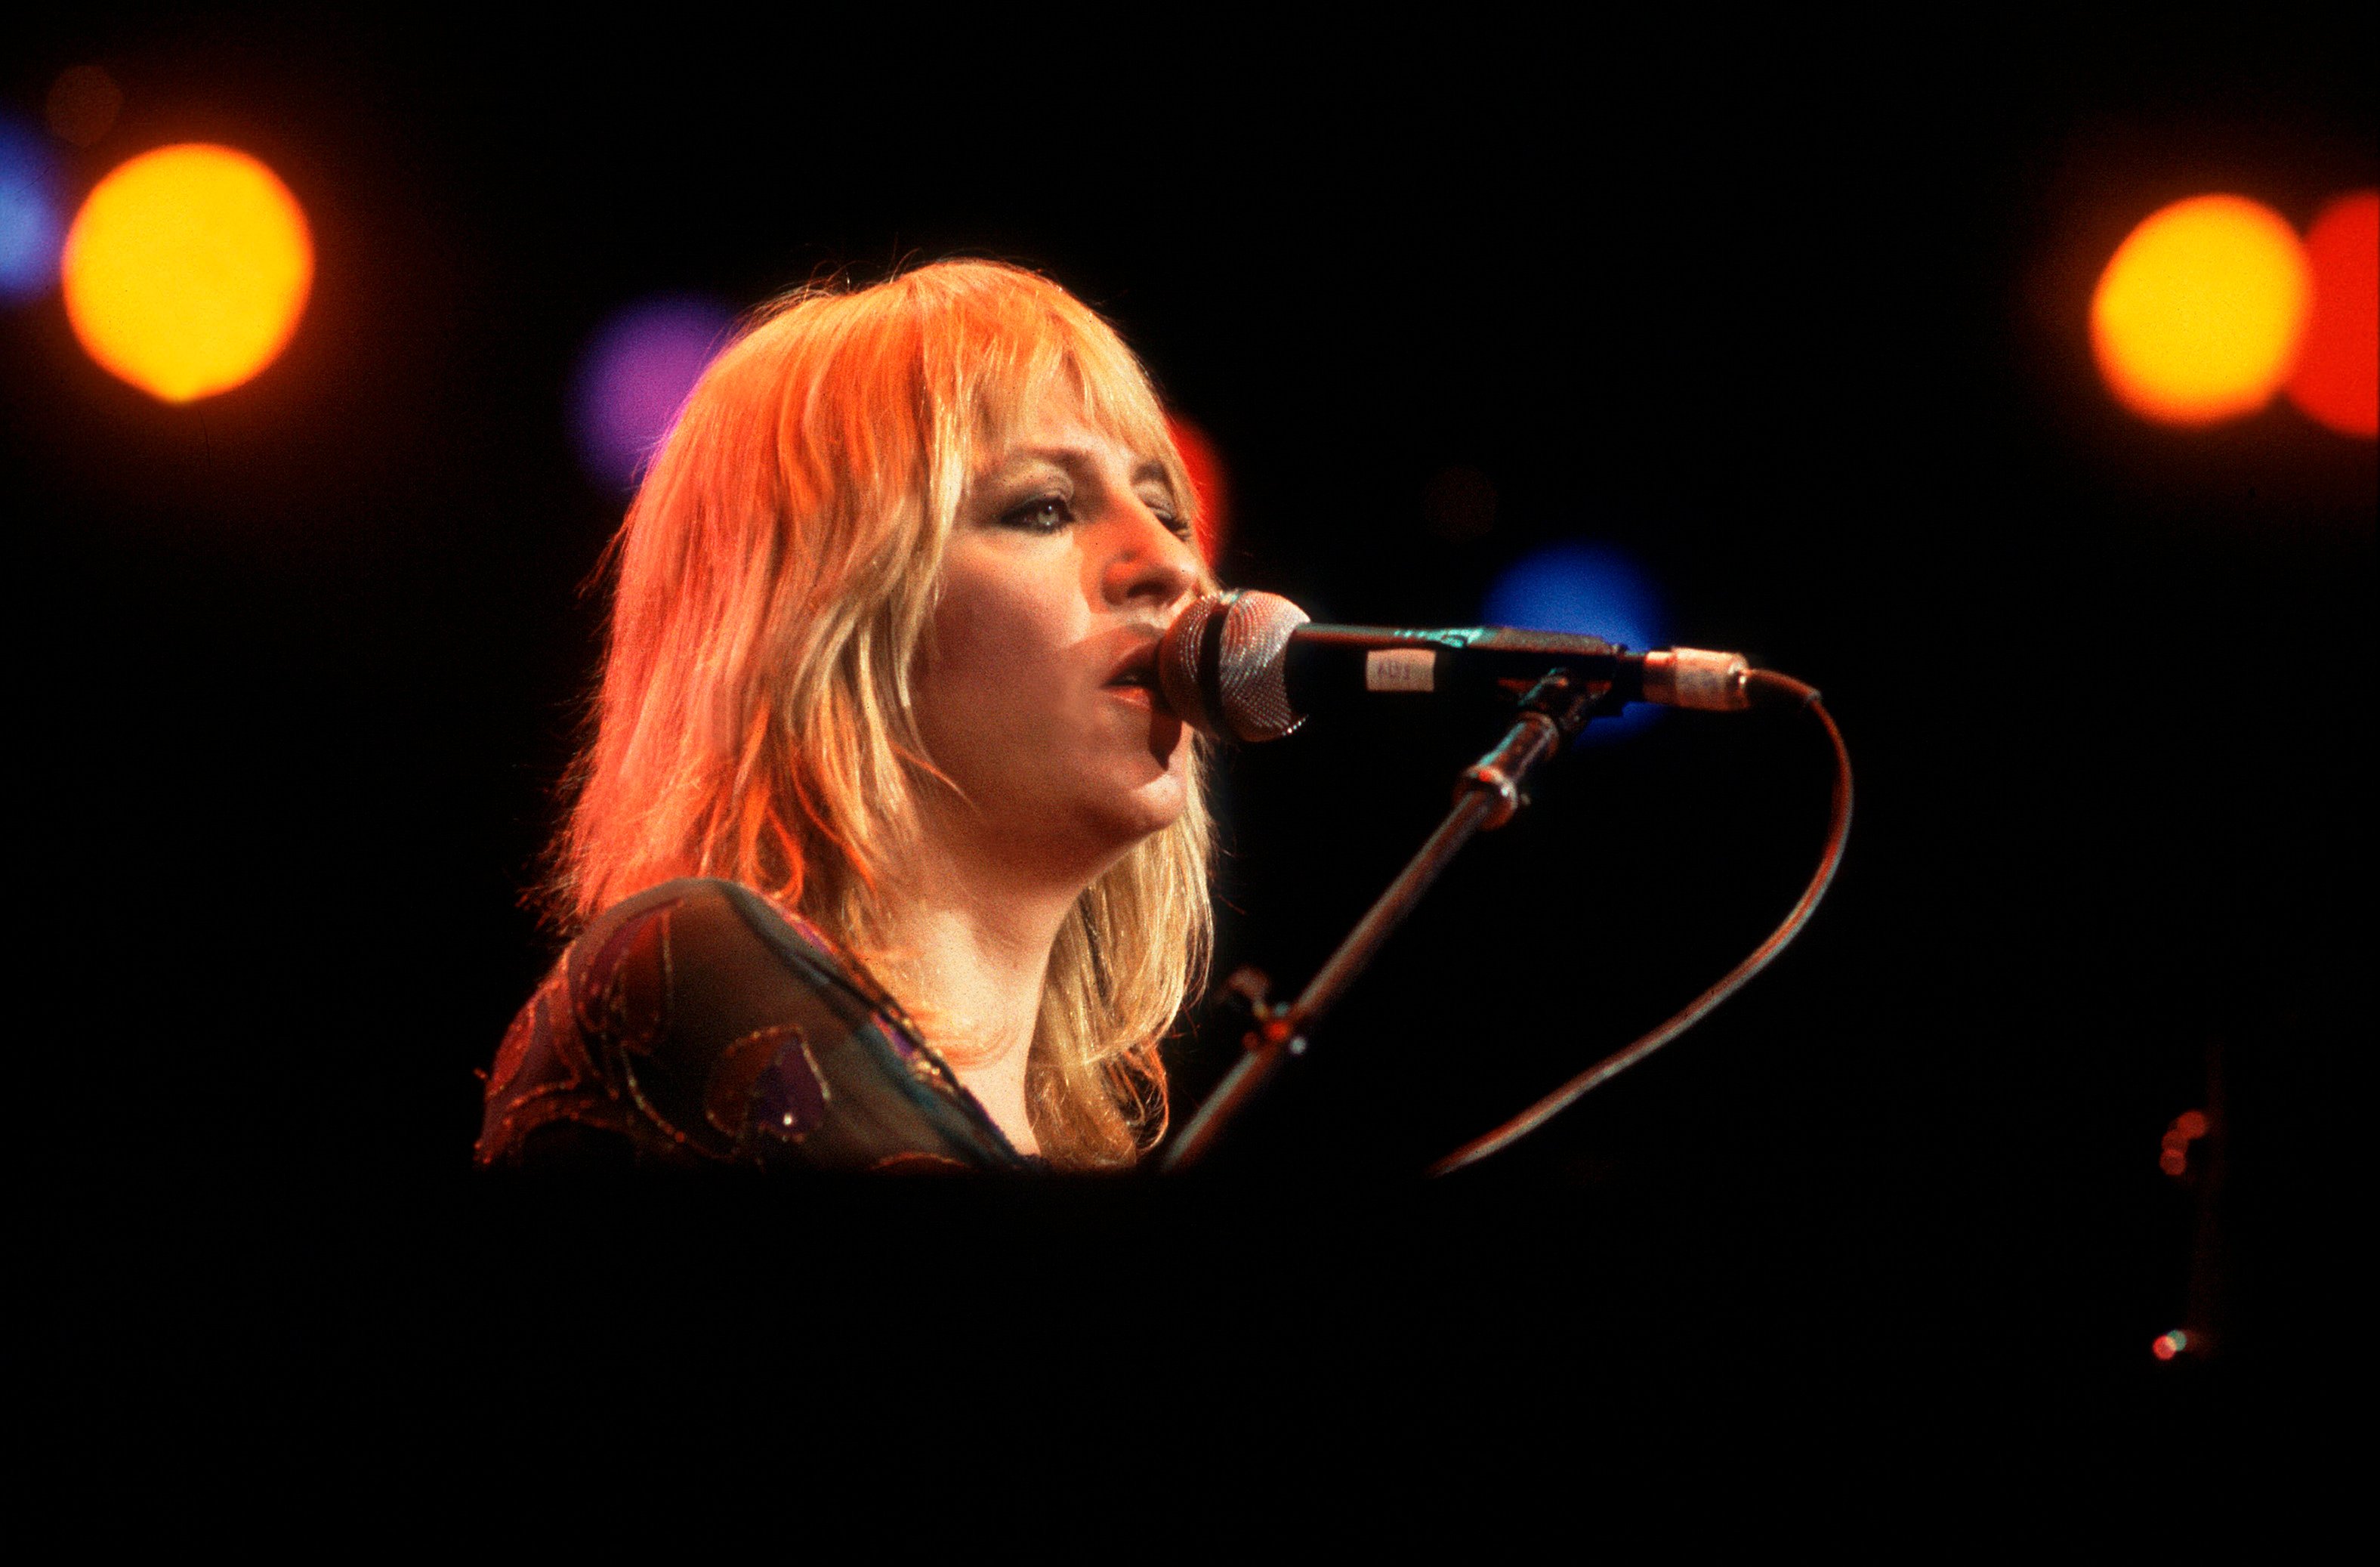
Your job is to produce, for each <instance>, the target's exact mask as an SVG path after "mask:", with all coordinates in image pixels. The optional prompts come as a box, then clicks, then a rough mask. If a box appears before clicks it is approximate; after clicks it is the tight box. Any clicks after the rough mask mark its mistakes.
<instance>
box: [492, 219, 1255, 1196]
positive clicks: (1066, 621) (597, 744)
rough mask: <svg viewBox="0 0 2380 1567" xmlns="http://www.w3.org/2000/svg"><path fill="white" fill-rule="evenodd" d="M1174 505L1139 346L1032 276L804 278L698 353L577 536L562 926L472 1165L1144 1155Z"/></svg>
mask: <svg viewBox="0 0 2380 1567" xmlns="http://www.w3.org/2000/svg"><path fill="white" fill-rule="evenodd" d="M1195 506H1196V499H1195V496H1194V494H1193V492H1192V490H1191V488H1190V485H1189V482H1188V480H1187V477H1186V475H1185V472H1184V468H1183V465H1182V461H1181V458H1180V457H1179V456H1178V455H1177V454H1176V452H1175V450H1174V447H1173V443H1172V439H1171V438H1170V436H1169V435H1168V433H1167V429H1166V423H1165V419H1164V416H1163V414H1162V412H1161V411H1160V407H1159V405H1158V401H1157V398H1156V396H1155V395H1154V393H1153V392H1152V391H1151V389H1150V386H1149V383H1148V380H1147V375H1146V373H1145V372H1144V371H1143V370H1142V369H1141V368H1140V366H1139V364H1138V362H1137V361H1136V360H1135V358H1133V356H1132V354H1131V353H1130V351H1129V350H1127V349H1126V348H1125V347H1124V346H1123V343H1122V342H1121V341H1120V340H1119V339H1118V338H1117V337H1116V335H1115V334H1114V333H1113V332H1112V331H1111V329H1110V328H1109V327H1108V326H1107V325H1106V323H1104V322H1101V321H1100V320H1099V317H1098V316H1096V315H1095V314H1093V313H1092V312H1091V311H1090V310H1088V309H1087V308H1086V307H1084V306H1083V305H1082V304H1081V303H1080V302H1079V301H1077V300H1075V298H1072V297H1071V296H1069V295H1068V294H1066V293H1065V292H1064V291H1063V290H1062V289H1061V288H1059V287H1057V286H1056V285H1053V284H1051V283H1050V282H1048V281H1046V280H1045V279H1042V278H1040V277H1038V276H1036V275H1034V274H1033V273H1027V272H1024V271H1021V270H1018V269H1016V268H1014V267H1008V266H1003V265H999V264H996V263H991V262H984V261H953V262H944V263H941V264H939V265H934V266H929V267H924V268H921V269H919V270H917V271H914V272H911V273H907V274H905V275H904V276H901V277H897V278H894V279H892V281H890V282H887V283H882V284H880V285H876V286H874V287H870V288H865V289H860V290H857V291H856V292H838V291H835V290H832V289H810V290H805V291H803V292H802V293H800V294H797V295H795V296H794V297H793V298H790V299H789V300H787V301H784V302H783V303H782V304H780V305H779V306H777V307H776V308H775V309H773V310H771V311H770V312H769V313H768V314H767V315H766V317H765V318H764V319H763V320H761V321H760V322H759V324H758V325H756V326H754V327H753V328H751V329H750V330H749V331H748V332H747V333H746V334H744V335H743V336H742V337H741V338H740V339H739V340H738V341H737V342H736V343H735V345H734V346H731V347H729V348H728V349H727V350H726V351H725V352H724V353H722V355H721V356H720V357H719V358H718V360H717V361H716V362H715V363H713V364H712V366H711V367H710V370H708V371H707V372H706V373H705V374H704V376H703V378H702V382H701V383H700V384H699V385H698V387H697V388H696V389H695V392H694V394H693V396H692V397H691V398H690V399H689V401H688V403H687V405H686V411H685V413H684V416H683V417H682V418H681V419H680V420H679V421H678V424H677V427H676V429H675V431H674V432H673V433H672V434H671V435H670V437H669V439H668V441H667V443H665V444H664V445H663V447H662V450H661V452H660V453H659V455H658V456H656V457H655V459H654V461H653V463H652V466H651V468H650V472H649V473H648V474H647V476H646V479H645V480H644V483H643V486H642V488H641V489H640V490H639V491H638V492H637V497H636V500H635V503H634V504H632V505H631V507H630V508H629V511H628V516H627V521H626V523H625V526H624V527H623V528H622V529H621V532H620V536H619V538H618V540H617V541H616V542H615V544H614V547H613V549H614V553H613V563H614V568H615V572H616V577H615V581H614V584H613V604H612V615H611V623H610V632H609V647H608V650H607V653H606V657H605V661H604V665H603V674H602V681H601V688H600V690H599V692H598V694H597V698H596V701H595V705H594V712H593V723H592V735H591V738H590V739H589V742H588V744H587V746H586V747H585V750H584V752H583V753H582V755H581V756H580V758H579V759H578V761H577V765H576V767H575V769H574V772H573V787H574V795H573V802H572V805H571V808H570V813H569V817H568V820H567V822H566V824H565V828H564V830H563V832H562V834H561V836H560V839H559V841H558V843H557V845H556V870H555V874H554V877H553V882H552V884H551V886H550V888H549V889H548V891H549V893H550V896H551V898H552V901H553V907H554V909H555V910H556V912H557V913H558V914H559V916H560V917H562V918H563V919H564V920H565V922H566V924H567V925H569V926H571V927H573V928H575V929H576V930H577V936H576V940H574V941H572V943H571V945H570V947H569V950H568V951H567V952H566V953H565V954H564V955H563V957H562V959H561V961H560V962H559V963H557V964H556V965H555V966H554V968H553V972H552V973H551V975H549V977H548V978H546V980H545V982H544V984H543V985H542V986H540V989H539V990H538V991H537V993H536V994H535V995H534V996H533V997H532V998H531V999H530V1001H529V1002H528V1005H527V1006H526V1007H524V1008H523V1009H522V1011H521V1013H520V1015H519V1017H518V1018H517V1019H516V1021H515V1022H514V1024H513V1026H512V1029H511V1031H510V1032H509V1033H508V1034H507V1035H506V1037H505V1039H504V1045H503V1048H502V1049H501V1051H499V1052H498V1054H497V1057H496V1063H495V1067H494V1070H493V1072H492V1075H491V1077H490V1080H489V1084H488V1095H487V1113H486V1119H485V1122H484V1124H483V1126H482V1129H481V1133H480V1143H479V1149H478V1157H479V1160H480V1162H482V1163H488V1164H515V1163H522V1162H527V1163H531V1164H538V1163H586V1164H613V1163H617V1164H626V1163H631V1162H633V1163H640V1164H667V1165H708V1164H716V1165H747V1166H758V1167H763V1168H783V1167H809V1168H828V1169H843V1170H881V1169H898V1168H931V1167H938V1166H955V1167H960V1168H966V1169H1001V1168H1009V1167H1016V1166H1021V1165H1026V1164H1031V1163H1034V1162H1037V1161H1046V1162H1047V1163H1049V1164H1050V1165H1052V1166H1055V1167H1058V1168H1062V1169H1103V1168H1112V1167H1116V1166H1121V1165H1124V1164H1127V1163H1129V1162H1131V1161H1132V1160H1134V1159H1135V1158H1136V1157H1137V1156H1138V1155H1139V1153H1140V1152H1141V1151H1143V1150H1144V1149H1146V1148H1147V1147H1149V1146H1150V1145H1151V1144H1152V1143H1154V1142H1155V1141H1156V1139H1157V1137H1158V1136H1159V1135H1160V1133H1161V1132H1162V1130H1163V1128H1164V1124H1165V1116H1166V1099H1165V1074H1164V1068H1163V1066H1162V1064H1161V1063H1160V1060H1159V1057H1158V1042H1159V1040H1160V1039H1161V1038H1162V1037H1163V1035H1164V1033H1165V1031H1166V1030H1167V1028H1168V1027H1170V1026H1172V1022H1173V1019H1174V1016H1175V1014H1176V1013H1177V1011H1178V1010H1179V1008H1180V1007H1181V1004H1182V1002H1183V999H1184V996H1185V995H1187V994H1188V993H1189V992H1190V990H1192V989H1193V988H1194V986H1196V983H1197V982H1198V980H1199V978H1200V976H1201V973H1202V969H1203V966H1204V963H1205V960H1206V954H1207V949H1208V934H1209V930H1210V926H1211V920H1212V913H1211V909H1210V907H1209V905H1208V874H1207V873H1208V817H1207V812H1206V808H1205V804H1204V802H1203V800H1202V798H1201V795H1200V776H1199V771H1200V767H1199V752H1198V748H1197V745H1196V742H1195V741H1194V739H1193V737H1192V736H1191V735H1189V734H1188V733H1187V732H1186V731H1185V730H1184V726H1183V724H1182V723H1181V722H1180V721H1179V720H1178V719H1176V718H1175V717H1174V716H1173V715H1172V713H1171V712H1170V711H1167V709H1166V707H1165V705H1164V703H1163V700H1162V698H1160V697H1159V695H1158V694H1157V691H1156V680H1155V662H1154V655H1155V652H1156V649H1157V644H1158V640H1159V637H1160V633H1161V632H1162V631H1163V630H1164V628H1165V626H1166V625H1167V624H1168V623H1169V621H1170V620H1171V619H1172V616H1173V614H1174V613H1175V612H1176V611H1178V610H1179V609H1180V608H1181V607H1182V606H1183V604H1184V603H1185V602H1186V601H1188V600H1189V599H1190V598H1191V597H1192V596H1193V595H1194V594H1196V593H1197V592H1199V591H1202V590H1203V589H1205V588H1206V587H1207V586H1208V577H1207V573H1206V570H1205V567H1204V565H1203V564H1202V562H1201V560H1200V558H1199V555H1198V553H1197V551H1196V548H1195V546H1194V544H1193V541H1192V540H1193V536H1192V528H1193V524H1194V523H1195V521H1196V516H1195Z"/></svg>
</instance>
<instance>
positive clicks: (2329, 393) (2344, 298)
mask: <svg viewBox="0 0 2380 1567" xmlns="http://www.w3.org/2000/svg"><path fill="white" fill-rule="evenodd" d="M2305 248H2306V256H2307V259H2308V260H2309V261H2311V262H2312V263H2313V314H2312V315H2311V316H2310V317H2309V318H2308V320H2307V322H2306V334H2305V349H2304V351H2303V352H2302V353H2301V355H2300V356H2299V358H2298V368H2297V372H2296V373H2295V374H2293V375H2291V376H2290V377H2289V401H2291V402H2293V403H2295V404H2296V405H2297V406H2298V407H2300V408H2301V409H2303V410H2304V411H2305V413H2306V416H2307V417H2308V418H2310V419H2313V420H2315V421H2316V422H2317V423H2321V424H2325V425H2327V426H2329V427H2330V428H2331V429H2333V430H2336V431H2338V432H2339V433H2340V434H2341V435H2361V436H2362V437H2364V438H2365V439H2366V440H2370V439H2371V438H2373V437H2374V436H2375V435H2380V190H2358V191H2356V192H2355V193H2354V194H2352V195H2349V196H2342V197H2340V198H2339V199H2338V200H2336V201H2333V202H2332V203H2330V205H2329V206H2327V207H2325V208H2324V209H2323V212H2322V214H2321V215H2320V216H2319V217H2317V218H2315V219H2314V222H2313V228H2311V229H2309V230H2307V231H2306V240H2305Z"/></svg>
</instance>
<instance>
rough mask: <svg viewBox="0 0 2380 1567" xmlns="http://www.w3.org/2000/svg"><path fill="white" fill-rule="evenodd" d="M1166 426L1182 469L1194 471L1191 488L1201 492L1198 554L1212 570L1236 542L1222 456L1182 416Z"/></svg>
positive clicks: (1167, 419)
mask: <svg viewBox="0 0 2380 1567" xmlns="http://www.w3.org/2000/svg"><path fill="white" fill-rule="evenodd" d="M1165 422H1166V426H1167V428H1168V429H1170V430H1171V431H1172V432H1173V446H1174V449H1175V450H1176V451H1178V452H1180V453H1181V454H1182V466H1183V467H1184V468H1188V469H1189V470H1190V483H1191V487H1192V488H1194V489H1196V491H1197V492H1198V553H1200V554H1201V555H1204V556H1205V557H1206V559H1207V565H1208V569H1209V570H1212V569H1214V568H1215V567H1216V565H1217V563H1219V562H1220V561H1221V560H1222V558H1223V547H1224V546H1225V545H1226V544H1228V543H1230V542H1231V539H1232V492H1231V485H1230V483H1229V481H1228V480H1226V479H1225V478H1224V476H1223V457H1222V454H1221V453H1220V452H1218V451H1216V450H1215V443H1214V442H1213V441H1212V440H1210V439H1208V435H1207V432H1206V431H1203V430H1201V429H1199V428H1198V427H1197V426H1196V425H1195V424H1193V423H1191V422H1190V421H1189V420H1188V419H1184V418H1183V417H1182V416H1181V415H1180V414H1168V415H1166V416H1165Z"/></svg>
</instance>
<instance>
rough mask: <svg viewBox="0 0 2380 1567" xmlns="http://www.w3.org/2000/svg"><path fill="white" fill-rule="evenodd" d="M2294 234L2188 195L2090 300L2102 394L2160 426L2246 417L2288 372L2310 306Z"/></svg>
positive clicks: (2252, 210) (2139, 232)
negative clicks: (2109, 393) (2109, 392)
mask: <svg viewBox="0 0 2380 1567" xmlns="http://www.w3.org/2000/svg"><path fill="white" fill-rule="evenodd" d="M2312 296H2313V280H2312V274H2311V269H2310V268H2309V267H2308V266H2307V264H2306V254H2305V249H2304V247H2303V246H2301V245H2300V244H2299V243H2298V237H2297V235H2296V234H2295V233H2294V232H2293V231H2291V229H2290V228H2289V225H2288V224H2287V223H2285V222H2283V221H2282V220H2281V218H2280V216H2279V215H2278V214H2277V213H2274V212H2273V211H2272V210H2271V209H2269V208H2266V207H2263V206H2260V205H2258V204H2257V203H2256V202H2253V201H2250V200H2245V199H2243V198H2241V197H2238V196H2193V197H2192V198H2191V199H2190V200H2186V201H2177V202H2175V203H2174V204H2173V205H2172V206H2169V207H2167V208H2165V209H2164V210H2162V211H2161V212H2158V213H2154V214H2152V215H2151V216H2150V217H2149V218H2148V219H2147V221H2145V222H2143V224H2142V225H2140V226H2139V227H2138V228H2135V229H2134V230H2132V232H2131V235H2130V237H2127V238H2126V239H2125V240H2124V242H2123V244H2122V245H2120V246H2119V247H2118V248H2117V250H2116V254H2115V257H2114V259H2113V260H2111V261H2108V263H2107V271H2106V272H2105V273H2102V274H2101V275H2100V278H2099V287H2098V292H2097V293H2096V294H2095V295H2094V296H2093V297H2092V299H2091V346H2092V348H2093V349H2094V351H2095V353H2096V354H2097V355H2098V359H2099V370H2100V373H2101V374H2103V375H2105V376H2106V377H2107V385H2108V387H2109V388H2110V389H2111V390H2112V391H2113V392H2114V393H2115V394H2116V395H2117V397H2118V398H2119V399H2120V400H2121V401H2122V402H2123V404H2124V405H2125V406H2126V407H2129V408H2131V410H2132V411H2133V412H2135V413H2137V414H2140V415H2142V416H2143V417H2144V418H2147V419H2156V420H2159V421H2160V422H2163V423H2168V424H2212V423H2214V422H2216V420H2218V419H2230V418H2232V417H2234V416H2236V415H2239V414H2246V413H2253V412H2254V411H2255V410H2256V409H2258V408H2260V407H2264V406H2265V403H2266V402H2268V401H2270V400H2271V398H2272V395H2273V394H2274V392H2275V391H2277V390H2278V389H2279V387H2280V384H2281V383H2282V382H2283V381H2284V380H2286V379H2287V378H2288V376H2289V370H2290V369H2291V368H2292V367H2293V365H2294V364H2295V362H2296V358H2297V352H2298V345H2299V341H2300V337H2301V334H2302V333H2303V331H2304V328H2305V322H2306V312H2307V307H2308V305H2309V303H2310V301H2311V298H2312Z"/></svg>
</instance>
